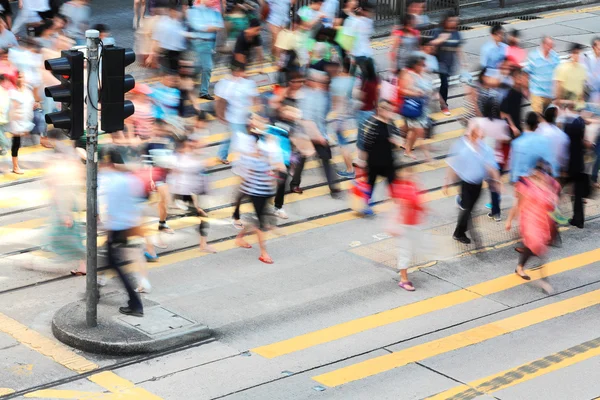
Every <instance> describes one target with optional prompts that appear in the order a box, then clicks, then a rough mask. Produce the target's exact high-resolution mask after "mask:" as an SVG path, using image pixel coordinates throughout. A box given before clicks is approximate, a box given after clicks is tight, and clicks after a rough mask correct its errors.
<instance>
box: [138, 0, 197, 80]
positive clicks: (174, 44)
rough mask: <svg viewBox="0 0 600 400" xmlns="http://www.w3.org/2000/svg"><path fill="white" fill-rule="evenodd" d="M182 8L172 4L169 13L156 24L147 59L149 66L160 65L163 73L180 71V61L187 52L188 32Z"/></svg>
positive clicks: (162, 16)
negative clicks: (183, 19)
mask: <svg viewBox="0 0 600 400" xmlns="http://www.w3.org/2000/svg"><path fill="white" fill-rule="evenodd" d="M182 17H183V14H182V12H181V8H180V7H179V6H178V5H177V4H174V3H171V4H170V5H169V8H168V12H167V13H165V14H164V15H161V16H160V17H159V19H158V20H157V21H156V22H155V23H154V26H153V31H152V41H153V44H152V50H151V51H150V54H149V55H148V58H147V59H146V65H147V66H153V65H155V64H160V66H161V67H162V69H163V72H167V71H169V72H176V71H178V70H179V60H180V59H181V58H182V55H183V52H184V51H186V50H187V42H186V40H187V39H186V38H187V34H188V32H187V30H186V28H185V26H184V24H183V21H182Z"/></svg>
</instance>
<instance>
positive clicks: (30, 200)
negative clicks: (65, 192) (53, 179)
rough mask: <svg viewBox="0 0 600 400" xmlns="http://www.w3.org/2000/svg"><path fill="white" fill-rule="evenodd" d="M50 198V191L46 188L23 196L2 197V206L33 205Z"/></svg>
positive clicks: (0, 201) (43, 202)
mask: <svg viewBox="0 0 600 400" xmlns="http://www.w3.org/2000/svg"><path fill="white" fill-rule="evenodd" d="M49 198H50V193H49V192H48V191H46V190H42V191H35V192H28V193H27V194H25V195H23V196H12V197H8V198H5V199H0V208H15V207H20V208H21V207H31V206H37V205H42V204H45V202H46V200H48V199H49Z"/></svg>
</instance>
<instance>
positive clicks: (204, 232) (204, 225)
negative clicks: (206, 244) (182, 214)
mask: <svg viewBox="0 0 600 400" xmlns="http://www.w3.org/2000/svg"><path fill="white" fill-rule="evenodd" d="M173 197H174V198H175V199H177V200H181V201H183V202H185V203H187V205H188V212H190V213H192V214H193V215H197V216H199V214H198V210H197V209H196V206H195V205H194V199H193V198H192V196H191V195H188V194H176V195H174V196H173ZM208 228H210V224H209V223H208V221H204V220H203V219H201V220H200V225H198V232H199V233H200V236H202V237H207V236H208Z"/></svg>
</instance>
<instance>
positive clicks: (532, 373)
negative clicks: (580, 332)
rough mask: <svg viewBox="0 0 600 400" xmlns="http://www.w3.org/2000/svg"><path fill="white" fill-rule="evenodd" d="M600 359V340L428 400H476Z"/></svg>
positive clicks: (594, 340)
mask: <svg viewBox="0 0 600 400" xmlns="http://www.w3.org/2000/svg"><path fill="white" fill-rule="evenodd" d="M599 355H600V338H597V339H593V340H590V341H588V342H585V343H582V344H579V345H577V346H574V347H571V348H569V349H566V350H563V351H560V352H558V353H555V354H552V355H550V356H547V357H543V358H539V359H537V360H534V361H531V362H528V363H526V364H523V365H520V366H518V367H516V368H513V369H509V370H506V371H502V372H500V373H498V374H494V375H490V376H488V377H485V378H483V379H478V380H476V381H473V382H469V383H467V384H466V385H460V386H457V387H455V388H452V389H449V390H446V391H445V392H442V393H438V394H437V395H435V396H431V397H428V398H427V400H459V399H460V400H472V399H475V398H477V397H479V396H484V395H486V394H492V393H495V392H498V391H500V390H503V389H506V388H509V387H511V386H515V385H518V384H520V383H523V382H527V381H530V380H532V379H535V378H538V377H540V376H543V375H546V374H548V373H550V372H553V371H557V370H560V369H563V368H566V367H569V366H571V365H575V364H577V363H580V362H582V361H585V360H589V359H590V358H593V357H596V356H599Z"/></svg>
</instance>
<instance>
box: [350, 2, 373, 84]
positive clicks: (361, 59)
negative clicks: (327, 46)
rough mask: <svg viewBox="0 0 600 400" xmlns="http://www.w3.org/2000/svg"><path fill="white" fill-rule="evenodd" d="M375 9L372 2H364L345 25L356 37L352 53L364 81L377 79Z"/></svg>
mask: <svg viewBox="0 0 600 400" xmlns="http://www.w3.org/2000/svg"><path fill="white" fill-rule="evenodd" d="M374 11H375V10H374V9H373V6H372V5H371V4H370V3H364V4H362V6H361V7H359V8H358V9H357V10H356V16H354V17H352V18H349V19H348V21H346V23H345V24H344V26H345V27H346V26H347V27H348V32H350V33H349V34H350V35H351V36H353V37H354V44H353V47H352V51H351V54H352V56H353V57H354V61H355V64H356V66H357V67H358V68H360V72H361V75H362V79H363V81H374V80H376V79H377V75H376V73H375V61H374V60H373V49H372V48H371V36H373V32H374V29H375V25H374V22H373V18H374V16H375V13H374ZM353 75H354V74H353Z"/></svg>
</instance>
